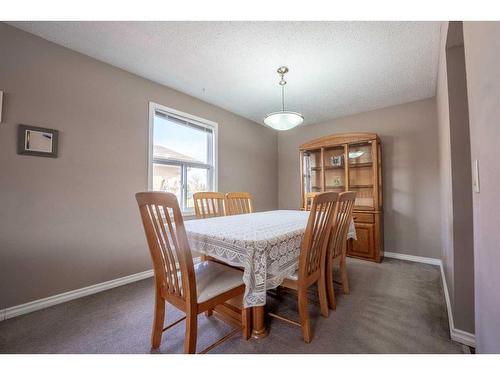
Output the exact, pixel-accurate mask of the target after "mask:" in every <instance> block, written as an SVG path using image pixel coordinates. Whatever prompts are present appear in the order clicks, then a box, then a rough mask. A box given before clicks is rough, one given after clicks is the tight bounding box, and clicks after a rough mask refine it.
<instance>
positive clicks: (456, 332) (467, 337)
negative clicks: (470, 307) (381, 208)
mask: <svg viewBox="0 0 500 375" xmlns="http://www.w3.org/2000/svg"><path fill="white" fill-rule="evenodd" d="M384 257H387V258H394V259H401V260H408V261H410V262H418V263H426V264H433V265H436V266H439V269H440V271H441V279H442V280H443V290H444V299H445V301H446V309H447V310H448V322H449V325H450V337H451V339H452V340H453V341H456V342H459V343H461V344H465V345H468V346H472V347H473V348H475V347H476V336H475V335H474V334H472V333H470V332H466V331H462V330H461V329H458V328H455V324H454V322H453V311H452V309H451V300H450V294H449V293H448V284H447V283H446V276H445V274H444V267H443V262H442V260H441V259H437V258H427V257H418V256H414V255H407V254H400V253H391V252H384Z"/></svg>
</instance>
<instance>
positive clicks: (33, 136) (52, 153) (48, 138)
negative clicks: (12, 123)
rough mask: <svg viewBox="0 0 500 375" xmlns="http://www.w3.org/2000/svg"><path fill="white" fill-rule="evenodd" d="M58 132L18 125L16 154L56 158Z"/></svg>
mask: <svg viewBox="0 0 500 375" xmlns="http://www.w3.org/2000/svg"><path fill="white" fill-rule="evenodd" d="M58 135H59V132H58V131H57V130H54V129H47V128H39V127H37V126H28V125H19V127H18V131H17V153H18V154H20V155H33V156H46V157H49V158H57V143H58Z"/></svg>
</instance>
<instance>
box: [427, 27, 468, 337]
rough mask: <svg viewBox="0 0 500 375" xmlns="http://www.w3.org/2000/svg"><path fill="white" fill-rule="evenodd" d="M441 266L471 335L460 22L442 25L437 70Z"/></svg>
mask: <svg viewBox="0 0 500 375" xmlns="http://www.w3.org/2000/svg"><path fill="white" fill-rule="evenodd" d="M436 102H437V107H438V126H439V129H440V130H439V135H440V148H441V153H440V157H441V158H442V159H441V161H440V172H441V176H442V177H441V182H442V189H441V210H442V212H441V217H442V226H443V237H442V245H443V265H444V269H445V275H446V279H447V285H448V289H449V295H450V301H451V306H452V310H453V318H454V319H453V320H454V326H455V328H458V329H460V330H463V331H466V332H470V333H474V256H473V254H474V251H473V250H474V249H473V221H472V182H471V181H472V178H471V163H470V157H471V153H470V137H469V121H468V120H469V115H468V105H467V82H466V79H465V59H464V45H463V37H462V25H461V22H450V23H449V24H448V23H444V24H443V30H442V43H441V54H440V62H439V69H438V90H437V96H436Z"/></svg>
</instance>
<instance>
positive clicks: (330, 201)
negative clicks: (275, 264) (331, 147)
mask: <svg viewBox="0 0 500 375" xmlns="http://www.w3.org/2000/svg"><path fill="white" fill-rule="evenodd" d="M337 198H338V193H333V192H328V193H320V194H318V195H317V196H315V197H314V199H313V202H312V206H311V211H310V213H309V219H308V221H307V226H306V230H305V233H304V238H303V239H302V245H301V248H300V255H299V269H298V270H297V271H296V272H295V274H293V275H292V276H290V277H289V278H287V279H285V280H284V281H283V283H282V284H281V286H282V287H284V288H289V289H293V290H295V291H297V296H298V306H299V316H300V322H296V321H293V320H291V319H288V318H285V317H282V316H280V315H277V314H274V313H269V315H270V316H271V317H274V318H278V319H281V320H283V321H285V322H287V323H291V324H294V325H297V326H299V327H301V329H302V335H303V337H304V341H305V342H307V343H309V342H311V340H312V334H311V328H310V322H309V311H308V299H307V290H308V289H309V287H311V286H312V285H314V284H317V286H318V294H319V301H320V308H321V315H323V316H325V317H328V301H327V295H326V285H325V257H326V245H327V244H328V242H327V241H328V237H329V235H330V231H331V229H332V224H333V219H334V216H335V210H336V204H337Z"/></svg>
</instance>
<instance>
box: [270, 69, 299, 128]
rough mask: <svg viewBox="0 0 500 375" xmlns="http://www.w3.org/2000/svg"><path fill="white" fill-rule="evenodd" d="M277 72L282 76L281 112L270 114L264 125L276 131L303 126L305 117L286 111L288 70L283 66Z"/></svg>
mask: <svg viewBox="0 0 500 375" xmlns="http://www.w3.org/2000/svg"><path fill="white" fill-rule="evenodd" d="M277 72H278V74H279V76H280V81H279V85H280V86H281V111H279V112H273V113H269V114H268V115H267V116H266V118H265V119H264V124H266V125H267V126H270V127H271V128H273V129H276V130H288V129H292V128H294V127H296V126H297V125H300V124H302V122H303V121H304V116H302V115H301V114H300V113H297V112H290V111H285V85H286V81H285V74H286V73H288V68H287V67H286V66H282V67H280V68H278V71H277Z"/></svg>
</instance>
